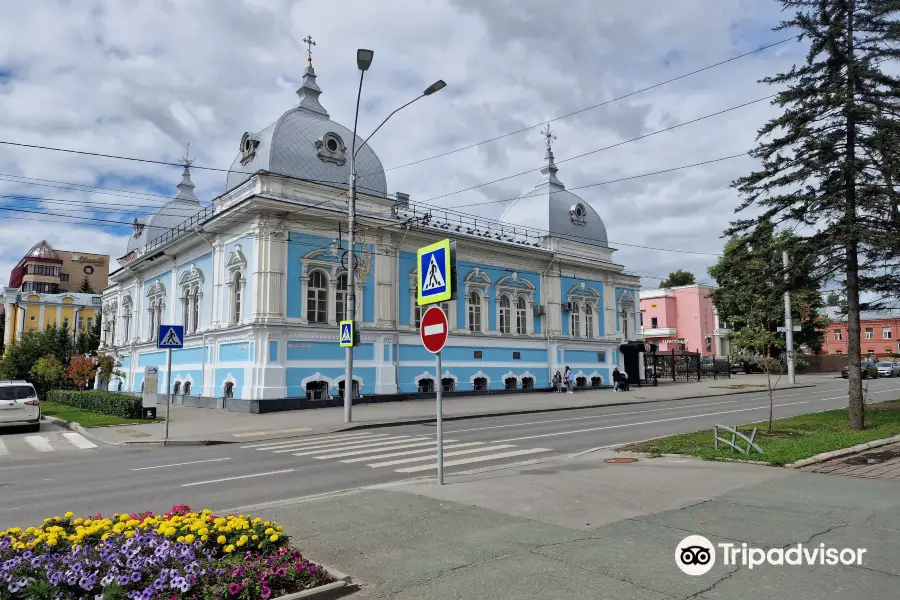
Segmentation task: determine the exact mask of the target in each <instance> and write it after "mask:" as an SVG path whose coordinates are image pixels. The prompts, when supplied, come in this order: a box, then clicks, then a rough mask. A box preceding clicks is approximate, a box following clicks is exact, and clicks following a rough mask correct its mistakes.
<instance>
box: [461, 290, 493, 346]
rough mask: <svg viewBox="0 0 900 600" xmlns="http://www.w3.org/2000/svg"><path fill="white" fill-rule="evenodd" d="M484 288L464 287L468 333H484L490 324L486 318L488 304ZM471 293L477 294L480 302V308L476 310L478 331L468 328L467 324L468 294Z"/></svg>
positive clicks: (467, 321) (467, 322) (467, 320)
mask: <svg viewBox="0 0 900 600" xmlns="http://www.w3.org/2000/svg"><path fill="white" fill-rule="evenodd" d="M485 290H486V288H471V289H469V288H466V299H465V300H466V332H467V333H469V334H470V335H471V334H484V333H487V332H488V325H489V324H490V321H489V320H488V306H489V304H488V299H487V292H486V291H485ZM473 293H474V294H475V295H477V296H478V298H479V300H480V303H479V305H478V306H479V308H480V310H479V311H478V316H479V320H480V323H479V325H480V327H479V329H478V331H472V330H471V328H470V325H469V296H471V295H472V294H473Z"/></svg>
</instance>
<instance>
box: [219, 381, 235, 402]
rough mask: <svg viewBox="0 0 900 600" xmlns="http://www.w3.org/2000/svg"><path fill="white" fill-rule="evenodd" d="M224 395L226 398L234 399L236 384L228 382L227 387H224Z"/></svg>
mask: <svg viewBox="0 0 900 600" xmlns="http://www.w3.org/2000/svg"><path fill="white" fill-rule="evenodd" d="M222 394H223V395H224V396H225V397H226V398H234V383H232V382H231V381H226V382H225V385H223V386H222Z"/></svg>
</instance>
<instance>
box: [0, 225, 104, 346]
mask: <svg viewBox="0 0 900 600" xmlns="http://www.w3.org/2000/svg"><path fill="white" fill-rule="evenodd" d="M108 274H109V257H108V256H105V255H102V254H84V253H79V252H69V251H63V250H56V249H55V248H53V246H51V245H50V244H49V243H47V242H46V241H42V242H40V243H38V244H35V245H34V246H33V247H32V248H31V250H29V251H28V253H27V254H26V255H25V256H24V257H22V259H21V260H20V261H19V264H17V265H16V267H15V268H14V269H13V271H12V273H11V274H10V281H9V287H7V288H3V290H2V294H0V298H2V310H3V315H2V317H3V319H4V320H5V330H4V334H3V342H4V345H9V343H10V342H12V341H15V340H18V339H20V338H21V337H22V335H23V334H24V333H25V332H26V331H32V330H37V331H43V329H44V328H45V327H46V326H48V325H51V324H53V325H57V326H64V325H65V326H66V327H68V328H69V330H70V331H72V332H73V334H74V335H78V334H80V333H81V332H83V331H88V330H90V328H91V327H92V326H93V324H94V322H95V320H96V319H97V318H98V315H99V312H100V306H101V296H100V294H99V292H102V291H103V288H105V287H106V285H107V280H108V276H109V275H108ZM79 276H80V277H81V278H80V279H79V278H78V277H79ZM84 279H87V280H88V281H89V283H90V284H91V287H92V288H93V289H94V290H95V291H96V292H98V293H89V294H83V293H78V292H74V291H69V290H77V289H78V288H79V287H80V285H81V283H82V282H83V281H84Z"/></svg>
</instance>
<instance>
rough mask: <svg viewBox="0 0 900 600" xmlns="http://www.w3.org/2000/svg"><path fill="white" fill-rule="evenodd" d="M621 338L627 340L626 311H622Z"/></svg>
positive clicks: (624, 309) (625, 309)
mask: <svg viewBox="0 0 900 600" xmlns="http://www.w3.org/2000/svg"><path fill="white" fill-rule="evenodd" d="M622 337H624V338H625V339H626V340H627V339H628V309H627V308H623V309H622Z"/></svg>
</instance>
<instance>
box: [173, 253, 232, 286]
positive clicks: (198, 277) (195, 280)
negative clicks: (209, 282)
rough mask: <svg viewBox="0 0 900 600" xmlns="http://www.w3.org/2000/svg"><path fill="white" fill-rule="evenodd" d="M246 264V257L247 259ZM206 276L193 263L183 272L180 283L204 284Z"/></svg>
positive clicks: (181, 284)
mask: <svg viewBox="0 0 900 600" xmlns="http://www.w3.org/2000/svg"><path fill="white" fill-rule="evenodd" d="M244 262H245V264H246V259H245V261H244ZM205 280H206V279H205V277H203V271H201V270H200V269H198V268H197V267H196V265H194V264H191V268H190V269H188V270H187V271H185V272H184V273H182V274H181V278H180V279H179V280H178V285H180V286H181V287H185V286H193V285H195V284H196V285H202V284H203V282H204V281H205Z"/></svg>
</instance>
